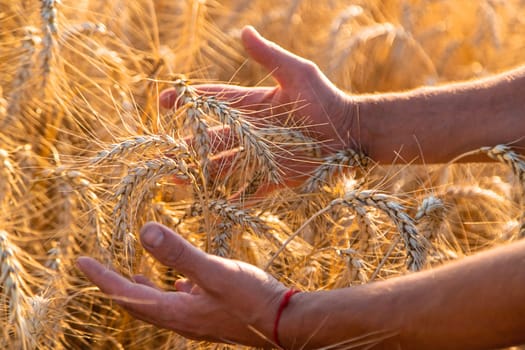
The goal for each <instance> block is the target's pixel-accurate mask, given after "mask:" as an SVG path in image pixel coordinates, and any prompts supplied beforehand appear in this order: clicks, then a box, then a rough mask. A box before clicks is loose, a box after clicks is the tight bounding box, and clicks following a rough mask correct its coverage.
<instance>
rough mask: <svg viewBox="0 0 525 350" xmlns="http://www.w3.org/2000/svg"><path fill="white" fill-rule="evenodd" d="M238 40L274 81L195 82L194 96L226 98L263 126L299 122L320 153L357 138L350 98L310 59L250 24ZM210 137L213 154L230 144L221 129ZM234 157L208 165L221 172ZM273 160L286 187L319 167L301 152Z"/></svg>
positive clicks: (171, 98) (165, 99)
mask: <svg viewBox="0 0 525 350" xmlns="http://www.w3.org/2000/svg"><path fill="white" fill-rule="evenodd" d="M241 39H242V42H243V44H244V47H245V49H246V51H247V52H248V54H249V55H250V56H251V57H252V58H253V59H254V60H255V61H257V62H258V63H259V64H261V65H262V66H263V67H265V68H266V69H267V70H268V71H269V72H271V74H272V76H273V78H274V79H275V80H276V81H277V83H278V85H277V86H273V87H240V86H233V85H225V84H207V85H197V86H195V88H196V89H197V91H198V92H199V93H200V94H203V95H214V96H217V97H218V98H219V99H222V100H227V101H231V102H232V104H231V105H232V107H235V108H238V109H242V110H245V111H247V112H249V113H250V115H251V116H253V117H254V118H257V120H259V121H264V122H267V123H268V124H269V125H277V126H281V125H286V124H288V125H290V124H291V125H292V126H294V125H295V126H297V125H299V126H302V127H301V128H300V129H299V130H301V131H306V132H307V133H308V134H309V136H310V137H313V138H315V140H317V141H318V142H319V145H320V147H321V150H322V152H324V153H328V152H329V151H332V152H333V151H334V150H335V151H337V150H341V149H343V148H345V147H348V146H349V145H352V142H353V141H355V140H357V139H359V138H360V135H359V130H358V128H357V126H358V125H357V124H358V121H357V120H353V119H354V118H353V117H352V113H353V109H354V104H353V102H352V97H351V96H348V95H346V94H345V93H344V92H342V91H341V90H340V89H338V88H337V87H336V86H335V85H333V84H332V83H331V82H330V81H329V80H328V78H327V77H326V76H325V75H324V74H323V73H322V72H321V71H320V70H319V68H318V67H317V66H316V65H315V64H314V63H313V62H311V61H308V60H306V59H304V58H301V57H299V56H296V55H294V54H292V53H290V52H288V51H286V50H285V49H283V48H281V47H279V46H278V45H276V44H275V43H273V42H270V41H268V40H266V39H264V38H263V37H261V36H260V35H259V34H258V33H257V32H256V31H255V29H254V28H253V27H249V26H248V27H245V28H244V29H243V31H242V34H241ZM176 101H177V94H176V92H175V90H174V89H168V90H164V91H163V92H162V93H161V95H160V103H161V105H162V106H163V107H165V108H171V107H173V105H174V104H175V103H176ZM353 123H354V124H355V125H352V124H353ZM210 136H211V139H212V143H214V145H213V147H212V148H213V149H214V151H215V153H219V152H221V151H225V150H226V148H228V147H229V146H231V145H232V144H235V142H233V141H232V138H233V137H232V136H231V135H230V133H229V132H228V129H227V128H221V129H215V130H214V131H213V132H212V135H210ZM353 146H354V145H353ZM234 157H235V154H232V153H229V154H228V156H225V157H219V158H216V159H215V160H214V162H215V163H219V162H220V165H217V166H212V167H211V168H212V169H213V168H215V169H221V170H222V172H223V173H227V171H226V170H228V164H229V163H228V158H229V159H233V158H234ZM279 163H280V165H281V169H282V171H283V176H282V178H283V179H284V183H285V184H286V185H288V186H292V187H293V186H297V185H299V184H301V183H302V181H304V179H305V177H306V175H307V174H308V173H309V172H310V171H312V170H313V169H314V168H315V167H316V166H318V165H319V164H316V162H315V161H312V159H309V158H308V157H305V156H304V155H303V156H302V155H301V154H291V155H290V154H288V155H287V156H286V157H283V156H281V157H280V158H279ZM230 164H231V163H230ZM219 176H220V174H219ZM273 187H274V186H273V185H271V184H268V185H266V187H265V188H261V189H260V190H259V191H258V192H257V194H263V193H265V192H268V191H270V190H271V189H273Z"/></svg>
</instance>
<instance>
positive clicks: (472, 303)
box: [280, 242, 525, 350]
mask: <svg viewBox="0 0 525 350" xmlns="http://www.w3.org/2000/svg"><path fill="white" fill-rule="evenodd" d="M524 300H525V242H518V243H514V244H511V245H508V246H505V247H501V248H497V249H494V250H491V251H489V252H486V253H482V254H478V255H475V256H472V257H468V258H465V259H464V260H462V261H459V262H455V263H451V264H449V265H446V266H444V267H440V268H436V269H434V270H429V271H425V272H421V273H416V274H412V275H408V276H404V277H400V278H395V279H391V280H387V281H383V282H377V283H372V284H369V285H364V286H360V287H353V288H346V289H340V290H334V291H329V292H316V293H302V294H299V295H297V296H295V297H294V298H292V303H291V304H290V306H289V309H287V310H286V312H285V314H284V317H283V319H282V325H283V326H282V327H283V328H282V329H281V330H280V332H281V334H286V338H284V336H283V338H284V339H283V343H284V344H286V345H287V346H288V347H287V348H297V349H299V348H301V349H302V348H303V347H301V346H303V345H305V344H306V346H305V347H304V348H307V349H308V348H316V347H319V346H323V345H330V344H335V343H340V342H343V341H348V340H350V339H352V338H355V337H360V336H362V335H364V334H370V333H373V332H378V331H385V332H384V333H382V334H386V333H388V332H390V331H392V332H394V333H395V334H396V335H394V336H393V337H391V338H389V339H388V340H386V341H384V342H382V343H381V345H379V346H378V347H376V348H385V349H395V348H400V349H405V350H406V349H454V348H457V349H492V348H497V347H503V346H509V345H512V344H514V345H515V344H519V343H525V332H523V329H525V302H524ZM377 336H378V337H379V336H381V334H379V333H378V334H377Z"/></svg>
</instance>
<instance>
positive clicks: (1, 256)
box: [0, 230, 31, 349]
mask: <svg viewBox="0 0 525 350" xmlns="http://www.w3.org/2000/svg"><path fill="white" fill-rule="evenodd" d="M18 252H19V250H18V247H17V246H16V245H14V244H12V243H11V242H10V240H9V234H8V233H7V232H6V231H3V230H1V231H0V265H1V274H0V285H2V286H3V288H2V300H0V302H1V303H3V304H5V303H8V305H9V306H8V309H7V310H8V315H9V316H8V317H9V320H8V321H7V322H6V323H4V324H11V325H14V326H15V328H16V334H17V336H18V337H19V340H20V341H21V348H24V349H26V348H27V346H28V344H30V343H31V339H30V338H29V335H30V333H29V332H28V328H27V327H28V325H27V320H26V317H25V312H26V310H27V307H28V300H29V295H30V294H31V290H30V288H29V286H28V285H27V282H26V277H28V273H27V272H26V271H25V267H24V265H23V264H22V262H21V261H20V260H19V259H18V257H17V254H18ZM2 309H3V307H2ZM9 332H10V330H9V327H5V328H4V329H3V333H4V339H11V337H12V335H10V334H9Z"/></svg>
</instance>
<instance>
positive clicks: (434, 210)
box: [414, 196, 446, 241]
mask: <svg viewBox="0 0 525 350" xmlns="http://www.w3.org/2000/svg"><path fill="white" fill-rule="evenodd" d="M445 215H446V210H445V205H444V204H443V201H442V200H441V199H439V198H437V197H435V196H428V197H426V198H425V199H423V202H422V203H421V205H420V206H419V207H418V209H417V213H416V215H415V216H414V219H415V220H416V222H417V229H418V232H419V233H420V234H421V235H422V236H423V237H425V238H426V239H427V240H428V241H431V240H433V239H435V238H436V236H437V233H438V230H439V229H440V227H441V225H442V224H443V222H444V221H445Z"/></svg>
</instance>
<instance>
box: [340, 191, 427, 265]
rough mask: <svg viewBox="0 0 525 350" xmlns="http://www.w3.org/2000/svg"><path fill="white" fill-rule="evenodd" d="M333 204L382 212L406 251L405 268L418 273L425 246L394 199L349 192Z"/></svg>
mask: <svg viewBox="0 0 525 350" xmlns="http://www.w3.org/2000/svg"><path fill="white" fill-rule="evenodd" d="M333 203H338V204H343V205H348V206H350V207H355V206H370V207H374V208H377V209H380V210H382V211H383V212H384V213H385V214H387V215H388V216H389V217H390V219H391V220H392V221H393V222H394V223H395V224H396V226H397V228H398V230H399V233H400V234H401V237H402V238H403V241H404V242H405V247H406V249H407V254H408V259H407V266H408V268H409V270H410V271H419V270H421V269H422V268H423V267H424V265H425V255H426V253H425V244H424V238H422V237H421V236H420V235H419V234H418V232H417V230H416V227H415V225H414V222H413V220H412V218H411V217H410V216H408V214H406V212H405V208H404V207H403V206H402V205H401V204H399V203H398V202H396V201H395V200H394V198H392V197H391V196H388V195H386V194H383V193H378V192H375V191H351V192H349V193H347V194H346V195H345V196H344V197H343V198H342V199H336V200H335V201H334V202H333Z"/></svg>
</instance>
